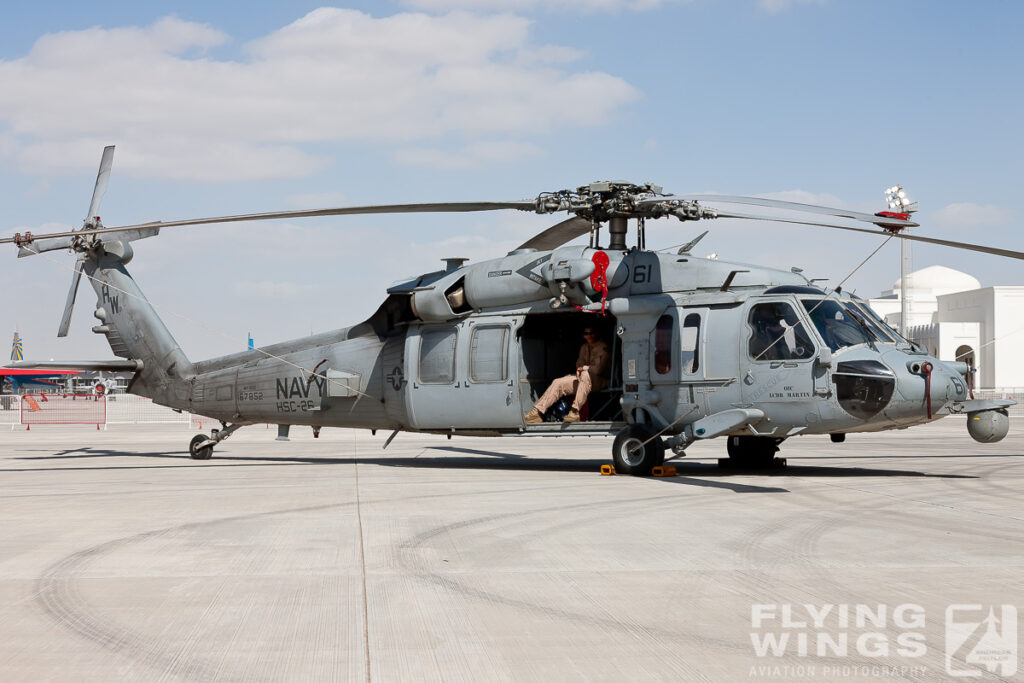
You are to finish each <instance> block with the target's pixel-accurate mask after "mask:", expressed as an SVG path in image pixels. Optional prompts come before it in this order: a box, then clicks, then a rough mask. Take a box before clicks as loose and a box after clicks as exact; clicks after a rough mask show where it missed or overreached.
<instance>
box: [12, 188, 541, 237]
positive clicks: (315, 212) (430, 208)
mask: <svg viewBox="0 0 1024 683" xmlns="http://www.w3.org/2000/svg"><path fill="white" fill-rule="evenodd" d="M536 208H537V202H536V200H534V199H521V200H519V201H514V202H446V203H434V204H377V205H371V206H343V207H339V208H336V209H304V210H299V211H271V212H268V213H247V214H241V215H238V216H218V217H215V218H192V219H189V220H183V221H166V222H164V221H152V222H150V223H139V224H137V225H123V226H120V227H115V228H99V229H97V230H90V231H89V234H93V235H101V234H104V233H108V232H116V231H118V230H137V229H140V228H142V229H145V228H175V227H178V226H182V225H205V224H208V223H239V222H242V221H269V220H277V219H281V218H313V217H316V216H352V215H356V214H377V213H462V212H470V211H499V210H502V209H518V210H520V211H535V210H536ZM75 234H78V233H76V232H55V233H50V234H47V235H39V236H38V239H48V238H53V237H70V236H72V235H75ZM33 239H37V238H36V237H35V236H33ZM13 241H14V238H13V237H6V238H4V239H0V244H7V243H9V242H13Z"/></svg>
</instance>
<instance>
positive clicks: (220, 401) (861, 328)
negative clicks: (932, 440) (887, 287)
mask: <svg viewBox="0 0 1024 683" xmlns="http://www.w3.org/2000/svg"><path fill="white" fill-rule="evenodd" d="M112 160H113V147H107V148H106V149H105V150H104V153H103V157H102V161H101V163H100V169H99V175H98V177H97V180H96V185H95V188H94V191H93V197H92V202H91V204H90V207H89V213H88V217H87V218H86V220H85V223H84V225H83V226H82V228H81V229H80V230H73V231H70V232H61V233H52V234H47V235H39V236H36V235H32V234H31V233H26V234H24V235H22V234H16V235H15V236H14V237H11V238H6V239H0V243H13V244H14V245H16V246H17V247H18V248H19V252H18V256H19V257H22V256H30V255H33V254H38V253H41V252H46V251H53V250H70V251H72V252H74V253H75V254H77V262H76V264H75V270H74V275H73V279H72V282H71V289H70V291H69V293H68V298H67V303H66V306H65V309H64V315H63V319H62V320H61V324H60V329H59V332H58V336H65V335H66V334H67V331H68V326H69V324H70V320H71V313H72V309H73V306H74V303H75V296H76V292H77V289H78V284H79V281H80V279H81V276H82V275H83V274H84V275H85V276H86V277H87V278H88V280H89V282H90V283H91V284H92V286H93V289H94V290H95V291H96V296H97V304H96V310H95V312H94V315H95V317H96V318H97V319H98V321H99V324H98V325H96V326H95V327H93V328H92V329H93V331H94V332H96V333H98V334H102V335H104V336H105V337H106V339H107V341H108V342H109V344H110V348H111V350H112V351H113V353H114V355H116V356H118V357H120V358H122V359H124V360H110V361H97V362H90V361H86V362H81V361H74V362H68V363H67V365H73V366H74V367H76V368H85V369H92V370H109V371H132V372H134V377H133V379H132V381H131V383H130V384H129V386H128V391H129V392H130V393H133V394H137V395H140V396H146V397H148V398H151V399H152V400H153V401H154V402H156V403H158V404H162V405H165V406H169V407H171V408H174V409H177V410H182V411H190V412H192V413H197V414H201V415H206V416H210V417H213V418H216V419H218V420H220V421H221V423H222V428H221V429H219V430H213V431H212V433H211V434H209V435H206V434H199V435H197V436H195V437H194V438H193V439H192V442H191V443H190V445H189V453H190V455H191V457H193V458H196V459H200V460H205V459H208V458H210V457H211V456H212V454H213V451H214V448H215V447H216V446H217V445H218V444H219V443H221V442H222V441H224V440H225V439H227V438H229V437H230V436H231V434H233V433H234V432H235V431H236V430H237V429H238V428H240V427H242V426H245V425H251V424H257V423H273V424H277V425H279V429H280V430H281V431H282V432H283V433H285V434H286V433H287V429H288V427H289V426H291V425H308V426H311V427H312V428H313V430H314V432H315V433H317V434H318V433H319V430H320V428H321V427H349V428H363V429H370V430H374V432H375V431H376V430H378V429H382V430H391V431H392V432H393V433H392V434H391V436H390V437H389V439H388V441H387V443H390V441H391V439H393V438H394V436H395V435H396V434H397V433H399V432H401V431H411V432H430V433H440V434H448V435H475V436H481V435H484V436H502V435H544V436H560V435H577V436H579V435H615V440H614V444H613V446H612V455H613V460H614V464H615V467H616V469H617V471H619V472H623V473H631V474H637V475H646V474H649V473H650V472H651V470H652V468H654V467H656V466H658V465H661V464H662V463H663V462H664V460H665V452H666V449H671V451H672V452H673V453H674V454H675V455H676V456H679V455H683V454H684V453H685V449H686V448H687V447H688V446H689V445H690V444H692V443H693V442H694V441H697V440H703V439H711V438H714V437H719V436H724V437H727V452H728V455H729V457H730V458H731V459H732V460H733V461H734V462H737V463H741V464H743V465H746V466H759V465H767V464H770V463H772V462H773V460H774V458H775V453H776V452H777V451H778V449H779V444H781V443H782V442H783V441H784V440H785V439H787V438H789V437H792V436H796V435H806V434H822V435H824V434H829V435H831V436H832V440H833V441H836V442H838V441H842V440H843V439H844V438H845V435H846V434H848V433H851V432H872V431H882V430H887V429H903V428H906V427H909V426H912V425H917V424H923V423H926V422H929V421H931V420H935V419H938V418H940V417H943V416H945V415H949V414H952V413H966V414H967V416H968V419H967V428H968V431H969V433H970V435H971V436H972V437H973V438H974V439H975V440H977V441H981V442H986V443H991V442H995V441H999V440H1000V439H1002V438H1003V437H1004V436H1005V435H1006V434H1007V431H1008V429H1009V418H1008V414H1007V410H1006V408H1007V407H1008V406H1010V405H1013V404H1014V401H1012V400H1007V399H1001V400H1000V399H975V398H973V392H972V388H971V386H970V381H969V380H970V374H971V369H970V368H969V367H968V365H967V364H966V363H962V362H949V361H942V360H939V359H938V358H934V357H932V356H929V355H928V354H927V353H925V352H924V351H922V350H921V349H919V348H918V347H916V346H915V345H914V344H912V343H910V342H908V341H907V340H905V339H904V338H902V337H901V336H900V335H899V334H897V333H896V332H895V331H894V330H892V329H891V328H890V327H889V326H888V325H887V324H886V323H885V322H884V321H883V320H881V319H880V318H879V317H878V315H877V314H876V313H875V312H874V311H872V310H871V309H870V308H869V307H868V306H867V305H866V303H865V302H864V301H862V300H859V299H856V298H854V297H851V296H849V295H846V294H843V293H840V292H831V293H828V294H827V293H826V292H825V291H823V290H821V289H819V288H818V287H815V286H814V285H813V283H812V282H811V281H809V280H808V279H807V278H805V277H804V276H803V275H801V273H800V271H799V269H796V268H794V269H793V270H791V271H783V270H775V269H772V268H764V267H760V266H751V265H743V264H734V263H728V262H725V261H719V260H710V259H706V258H699V257H694V256H692V254H691V251H692V249H693V248H694V246H695V245H696V244H697V242H698V241H699V240H700V238H701V237H703V235H701V236H700V237H698V238H697V239H695V240H693V241H692V242H690V243H689V244H687V245H685V246H683V247H682V248H680V249H678V251H674V250H672V251H651V250H648V249H647V248H646V244H645V223H646V221H648V220H653V219H658V218H676V219H678V220H681V221H707V220H712V219H721V218H738V219H757V220H781V221H784V222H789V223H797V224H802V225H808V226H820V227H828V228H837V229H842V230H854V231H858V232H864V233H868V234H873V235H881V236H890V235H891V236H895V237H898V238H901V239H910V240H915V241H921V242H928V243H933V244H941V245H945V246H950V247H957V248H961V249H970V250H974V251H980V252H985V253H990V254H996V255H1000V256H1005V257H1011V258H1017V259H1022V258H1024V253H1021V252H1016V251H1010V250H1006V249H999V248H992V247H985V246H980V245H974V244H967V243H963V242H953V241H948V240H940V239H934V238H929V237H924V236H920V235H916V234H915V235H910V234H907V233H906V232H905V230H906V228H909V227H915V226H917V225H918V224H917V223H914V222H912V221H910V220H909V217H910V215H909V213H899V212H892V211H883V212H880V213H878V214H868V213H860V212H854V211H846V210H842V209H831V208H826V207H819V206H812V205H806V204H795V203H791V202H782V201H777V200H770V199H761V198H756V197H733V196H718V195H690V196H678V195H668V194H664V193H663V191H662V188H660V187H657V186H655V185H652V184H642V185H636V184H631V183H628V182H617V181H608V182H595V183H591V184H589V185H584V186H582V187H579V188H577V189H575V190H563V191H558V192H546V193H542V194H540V195H539V196H537V197H536V198H535V199H526V200H521V201H510V202H466V203H430V204H392V205H377V206H354V207H343V208H334V209H322V210H304V211H279V212H271V213H258V214H246V215H237V216H222V217H215V218H201V219H193V220H180V221H171V222H159V221H158V222H151V223H143V224H139V225H130V226H124V227H105V226H103V225H102V224H101V223H100V220H99V217H98V215H97V214H98V212H99V203H100V200H101V199H102V196H103V194H104V192H105V191H106V187H107V183H108V179H109V174H110V168H111V163H112ZM717 204H746V205H754V206H762V207H769V208H773V209H786V210H791V211H799V212H802V213H804V214H816V215H817V216H820V217H821V218H817V217H816V216H813V215H812V216H809V217H806V218H802V219H790V218H779V217H773V216H767V215H756V214H747V213H736V212H733V211H728V210H723V209H720V208H712V207H713V206H715V205H717ZM890 208H892V207H890ZM897 208H900V207H897ZM498 210H519V211H528V212H535V213H538V214H557V213H564V214H567V215H568V218H567V219H566V220H563V221H562V222H560V223H557V224H556V225H554V226H552V227H550V228H548V229H547V230H544V231H543V232H541V233H539V234H538V235H536V236H534V237H533V238H531V239H529V240H527V241H526V242H524V243H523V244H522V245H520V246H519V247H518V248H517V249H515V250H514V251H512V252H510V253H508V254H506V255H504V256H501V257H499V258H495V259H491V260H488V261H483V262H480V263H472V264H467V263H465V259H449V260H447V261H446V264H447V265H446V267H445V268H444V269H443V270H438V271H435V272H431V273H426V274H424V275H421V276H419V277H416V278H414V279H412V280H409V281H407V282H402V283H399V284H396V285H394V286H392V287H390V288H389V289H388V290H387V296H386V298H385V299H384V301H383V303H382V304H381V305H380V308H378V309H377V311H376V312H375V313H374V314H373V315H372V316H371V317H370V318H369V319H367V320H365V321H363V322H361V323H359V324H357V325H355V326H353V327H349V328H345V329H340V330H336V331H333V332H326V333H323V334H317V335H314V336H310V337H306V338H302V339H296V340H293V341H288V342H283V343H279V344H274V345H271V346H267V347H264V348H258V349H255V350H249V351H245V352H241V353H236V354H232V355H229V356H224V357H221V358H214V359H211V360H204V361H198V362H193V361H191V360H189V359H188V358H187V357H186V355H185V353H184V352H183V351H182V349H181V347H180V346H179V345H178V344H177V343H176V342H175V341H174V338H173V337H172V336H171V334H170V332H169V331H168V329H167V327H166V326H165V325H164V323H163V322H162V321H161V319H160V318H159V316H158V315H157V313H156V311H155V310H154V309H153V307H152V306H151V305H150V304H149V302H148V301H147V300H146V298H145V296H144V295H143V294H142V291H141V290H140V289H139V287H138V285H137V284H136V282H135V280H134V279H133V278H132V277H131V275H129V273H128V271H127V270H126V268H125V266H126V265H127V264H128V263H129V262H130V261H131V259H132V256H133V254H134V250H133V247H132V242H134V241H137V240H139V239H142V238H146V237H152V236H154V235H156V234H158V233H159V231H160V230H162V229H165V228H171V227H177V226H187V225H203V224H212V223H228V222H236V221H254V220H269V219H279V218H301V217H312V216H344V215H353V214H383V213H417V212H468V211H498ZM844 221H847V222H853V223H859V224H860V226H861V227H856V226H851V225H844V224H842V222H844ZM630 223H632V224H633V226H634V227H635V234H636V242H635V243H634V245H633V246H629V245H627V233H628V232H629V226H630ZM868 225H870V226H872V227H866V226H868ZM602 231H605V232H604V233H603V234H602ZM588 234H589V235H590V242H589V244H588V245H568V244H567V243H568V242H570V241H571V240H574V239H576V238H578V237H582V236H584V235H588ZM704 234H706V232H705V233H704ZM604 236H607V243H606V244H605V246H601V243H602V239H604ZM584 327H588V328H593V329H594V330H595V331H597V332H599V333H600V334H601V336H602V337H603V338H604V339H605V340H607V341H608V342H609V344H610V347H611V350H612V357H613V361H612V367H611V380H610V383H609V384H608V386H607V387H606V388H604V389H602V390H601V391H598V392H594V393H592V394H591V395H590V398H589V401H588V405H587V410H586V414H585V415H584V419H583V420H581V421H579V422H574V423H571V424H568V423H562V422H557V421H544V422H540V423H537V424H529V423H526V422H525V421H524V413H525V412H526V411H527V410H529V408H530V407H531V406H532V405H533V403H534V401H535V400H536V399H537V397H538V396H539V395H540V393H541V392H543V391H544V389H545V388H546V387H547V386H548V384H550V382H551V381H552V380H553V379H555V378H556V377H559V376H561V375H564V374H566V372H567V371H569V372H571V369H572V367H573V361H574V359H575V357H576V352H577V350H578V349H579V347H580V340H581V337H580V332H581V330H582V329H583V328H584ZM61 365H62V364H61V363H53V362H48V363H34V362H20V363H17V364H16V366H17V367H47V368H54V367H60V366H61ZM387 443H385V447H386V446H387Z"/></svg>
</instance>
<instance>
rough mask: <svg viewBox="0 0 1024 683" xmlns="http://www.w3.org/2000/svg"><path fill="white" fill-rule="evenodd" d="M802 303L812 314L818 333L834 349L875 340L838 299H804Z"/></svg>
mask: <svg viewBox="0 0 1024 683" xmlns="http://www.w3.org/2000/svg"><path fill="white" fill-rule="evenodd" d="M801 303H803V305H804V308H805V309H806V310H807V312H808V313H809V314H810V316H811V321H812V322H813V323H814V327H816V328H817V330H818V334H820V335H821V338H822V340H824V342H825V343H826V344H828V347H829V348H830V349H832V350H833V351H838V350H839V349H843V348H846V347H847V346H856V345H857V344H868V343H870V342H871V341H873V340H872V338H871V336H870V335H869V333H868V332H866V331H865V330H864V328H863V327H861V325H860V323H859V322H857V320H856V319H855V318H854V317H853V316H851V315H850V313H849V312H848V311H847V310H846V309H845V308H843V307H842V306H841V305H840V304H839V302H838V301H834V300H831V299H823V300H822V299H802V300H801Z"/></svg>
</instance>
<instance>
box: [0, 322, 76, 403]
mask: <svg viewBox="0 0 1024 683" xmlns="http://www.w3.org/2000/svg"><path fill="white" fill-rule="evenodd" d="M24 356H25V348H24V342H23V341H22V339H21V335H20V334H18V332H15V333H14V341H13V342H12V343H11V361H12V362H14V363H17V362H19V361H22V360H24ZM81 372H82V370H73V369H67V368H54V369H52V370H51V369H38V368H12V367H6V368H0V386H2V385H3V384H6V383H8V382H10V384H11V393H12V394H20V393H21V388H22V386H23V385H25V384H30V385H41V386H45V387H47V388H49V389H50V390H51V391H53V390H54V389H59V390H63V389H64V381H63V380H64V379H65V378H67V377H68V376H70V375H77V374H79V373H81Z"/></svg>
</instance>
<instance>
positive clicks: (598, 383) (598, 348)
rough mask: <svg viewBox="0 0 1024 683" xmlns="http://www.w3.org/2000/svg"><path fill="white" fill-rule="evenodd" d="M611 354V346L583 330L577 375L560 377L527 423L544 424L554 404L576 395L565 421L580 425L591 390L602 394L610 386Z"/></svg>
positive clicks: (524, 419) (587, 330) (591, 332)
mask: <svg viewBox="0 0 1024 683" xmlns="http://www.w3.org/2000/svg"><path fill="white" fill-rule="evenodd" d="M611 360H612V352H611V349H609V348H608V345H607V344H605V343H604V342H603V341H601V338H600V337H599V336H597V333H596V332H595V331H594V329H593V328H592V327H589V326H588V327H586V328H584V330H583V345H582V346H580V353H579V356H577V358H576V374H575V375H566V376H565V377H559V378H558V379H556V380H555V381H554V382H552V383H551V386H549V387H548V390H547V391H545V392H544V395H543V396H541V397H540V399H539V400H538V401H537V402H536V403H535V404H534V405H533V410H531V411H530V412H528V413H527V414H526V415H525V416H523V421H524V422H526V423H527V424H532V423H536V422H543V420H544V413H546V412H547V410H548V408H550V407H551V406H552V405H553V404H554V403H555V401H557V400H558V399H560V398H562V397H563V396H568V395H570V394H575V398H574V399H573V402H572V409H571V410H569V413H568V414H567V415H566V416H565V419H564V420H563V422H579V421H580V408H581V407H582V406H583V404H584V403H586V402H587V397H588V396H589V395H590V392H591V391H600V390H601V389H604V388H605V387H606V386H608V370H609V368H610V367H611Z"/></svg>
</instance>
